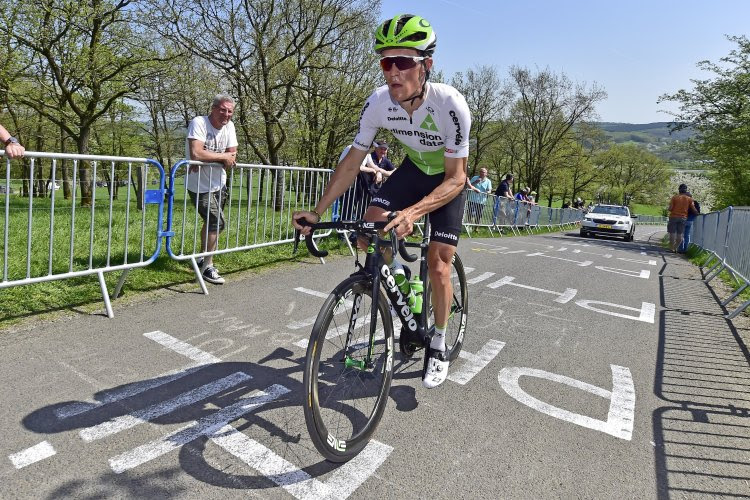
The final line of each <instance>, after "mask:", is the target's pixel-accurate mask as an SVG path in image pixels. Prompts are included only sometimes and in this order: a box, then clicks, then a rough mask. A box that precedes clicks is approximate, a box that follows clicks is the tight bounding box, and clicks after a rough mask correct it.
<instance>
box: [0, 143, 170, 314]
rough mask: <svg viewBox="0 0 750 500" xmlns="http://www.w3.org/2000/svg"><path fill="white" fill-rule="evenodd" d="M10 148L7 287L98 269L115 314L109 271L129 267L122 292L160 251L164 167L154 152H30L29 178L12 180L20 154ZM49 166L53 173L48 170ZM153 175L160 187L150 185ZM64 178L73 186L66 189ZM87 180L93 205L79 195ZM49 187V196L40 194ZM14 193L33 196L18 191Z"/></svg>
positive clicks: (109, 310) (4, 269) (4, 262)
mask: <svg viewBox="0 0 750 500" xmlns="http://www.w3.org/2000/svg"><path fill="white" fill-rule="evenodd" d="M4 153H5V152H4V151H0V157H2V158H4V165H5V175H4V178H5V185H4V189H3V191H5V193H3V194H5V200H4V203H3V205H4V216H3V218H2V220H3V232H2V238H3V246H2V248H3V250H2V281H0V289H2V288H9V287H13V286H19V285H27V284H31V283H41V282H44V281H53V280H61V279H67V278H74V277H79V276H88V275H92V274H96V275H97V276H98V278H99V286H100V288H101V292H102V298H103V300H104V306H105V308H106V310H107V316H109V317H110V318H112V317H113V316H114V313H113V312H112V305H111V303H110V300H109V293H108V290H107V285H106V283H105V281H104V273H106V272H112V271H125V272H124V273H123V275H122V276H121V278H120V281H119V282H118V284H117V287H116V289H115V294H114V296H115V297H117V295H119V292H120V289H121V287H122V285H123V283H124V281H125V278H126V276H127V273H128V272H129V271H130V270H132V269H135V268H137V267H145V266H147V265H149V264H150V263H152V262H153V261H154V260H156V258H157V256H158V255H159V251H160V249H161V236H162V233H161V227H162V213H163V210H162V205H163V200H164V197H163V194H162V193H163V191H164V169H163V168H162V166H161V165H160V164H159V163H158V162H157V161H155V160H151V159H148V158H127V157H114V156H96V155H76V154H56V153H36V152H26V154H25V159H26V161H27V162H28V163H27V165H28V167H27V168H26V171H27V172H28V177H27V178H25V179H19V180H17V181H16V182H15V184H12V183H11V165H12V163H13V162H18V160H10V159H8V158H5V157H4ZM44 160H48V165H45V164H44V163H45V162H44ZM45 167H46V168H45ZM63 168H65V169H67V170H66V172H65V174H66V175H65V176H63V175H61V172H62V169H63ZM43 170H47V172H49V177H44V176H42V175H40V174H41V172H42V171H43ZM63 177H64V178H65V180H62V179H61V178H63ZM86 178H87V179H88V180H85V181H84V179H86ZM102 179H104V181H103V180H102ZM150 180H155V181H156V182H157V183H158V187H159V189H158V190H155V191H149V190H147V189H146V186H148V185H149V184H148V183H149V181H150ZM59 182H63V183H68V185H67V186H64V188H65V189H62V190H60V189H59V188H57V186H58V183H59ZM84 183H85V184H84ZM122 184H125V185H124V186H123V185H122ZM81 186H85V187H87V188H88V189H89V190H90V193H91V196H90V199H91V201H90V204H89V205H88V206H77V205H76V203H75V202H74V201H71V200H76V195H77V191H78V189H79V188H80V187H81ZM47 188H49V192H50V195H49V198H46V197H44V198H42V197H39V196H38V195H40V194H41V193H44V192H46V190H47ZM68 189H69V192H68V194H69V195H70V196H69V199H66V198H65V196H64V192H65V191H66V190H68ZM14 191H19V192H22V191H25V192H26V193H27V194H28V196H27V197H21V196H11V194H12V193H13V192H14ZM61 191H62V192H61ZM123 197H124V199H123ZM40 248H44V249H46V252H44V251H39V249H40ZM32 249H34V251H32Z"/></svg>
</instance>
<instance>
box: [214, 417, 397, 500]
mask: <svg viewBox="0 0 750 500" xmlns="http://www.w3.org/2000/svg"><path fill="white" fill-rule="evenodd" d="M211 440H212V441H213V442H214V443H216V444H218V445H219V446H221V447H222V448H224V449H225V450H227V451H228V452H229V453H231V454H232V455H234V456H235V457H237V458H239V459H240V460H242V461H243V462H245V463H246V464H247V465H249V466H250V467H251V468H253V469H255V470H256V471H258V472H260V473H261V474H263V475H264V476H266V477H268V478H269V479H271V480H272V481H273V482H274V483H276V484H278V485H279V486H281V487H282V488H284V489H285V490H286V491H287V493H290V494H291V495H292V496H294V497H295V498H298V499H300V500H308V499H310V500H314V499H318V498H331V499H333V498H336V499H345V498H347V497H348V496H349V495H351V494H352V493H353V492H354V491H355V490H356V489H357V488H359V486H360V485H361V484H362V483H363V482H365V480H366V479H367V478H368V477H369V476H370V475H372V473H373V472H374V471H375V470H376V469H377V468H378V467H380V465H381V464H382V463H383V462H385V459H386V458H388V455H389V454H390V453H391V452H392V451H393V448H392V447H390V446H388V445H385V444H383V443H379V442H377V441H370V442H369V443H368V444H367V446H366V447H365V449H364V450H362V451H361V452H360V453H359V454H358V455H357V456H356V457H354V458H353V459H352V460H350V461H349V462H347V463H346V464H344V465H342V466H341V467H339V468H337V469H336V470H335V472H333V474H331V477H330V478H329V479H328V480H327V481H325V482H323V481H320V480H318V479H315V478H313V477H311V476H310V475H309V474H308V473H307V472H305V471H303V470H301V469H300V468H299V467H297V466H295V465H294V464H292V463H290V462H288V461H287V460H285V459H284V458H282V457H280V456H279V455H277V454H276V453H274V452H273V451H271V450H269V449H268V448H266V447H265V446H263V445H262V444H260V443H258V442H257V441H255V440H254V439H251V438H249V437H247V436H246V435H245V434H243V433H241V432H239V431H238V430H236V429H235V428H234V427H232V426H231V425H227V426H224V427H222V428H221V429H220V430H219V431H218V432H217V433H216V434H214V435H213V436H212V437H211Z"/></svg>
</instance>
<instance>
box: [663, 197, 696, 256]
mask: <svg viewBox="0 0 750 500" xmlns="http://www.w3.org/2000/svg"><path fill="white" fill-rule="evenodd" d="M668 210H669V221H668V222H667V232H668V233H669V251H670V252H672V253H677V248H678V247H679V246H680V245H681V244H682V237H683V234H684V233H685V223H686V222H687V218H688V215H690V214H694V213H697V212H698V211H697V210H696V209H695V206H694V205H693V197H692V196H690V194H689V193H688V187H687V185H686V184H680V186H679V187H678V188H677V194H676V195H674V196H672V199H671V200H669V208H668Z"/></svg>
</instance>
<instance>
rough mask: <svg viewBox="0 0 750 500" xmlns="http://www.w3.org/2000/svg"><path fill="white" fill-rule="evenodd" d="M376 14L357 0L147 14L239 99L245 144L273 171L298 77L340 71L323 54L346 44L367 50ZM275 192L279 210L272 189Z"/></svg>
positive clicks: (223, 3)
mask: <svg viewBox="0 0 750 500" xmlns="http://www.w3.org/2000/svg"><path fill="white" fill-rule="evenodd" d="M378 7H379V4H378V3H375V5H373V3H372V2H364V1H361V0H244V1H241V0H217V1H215V2H195V1H194V0H152V8H151V9H150V11H149V12H148V13H147V14H148V15H150V17H151V19H150V24H151V26H152V27H153V28H154V29H156V30H158V32H159V33H161V34H162V35H163V36H165V37H167V38H169V39H170V40H172V41H174V42H175V43H176V44H178V45H179V46H181V47H182V48H184V49H185V50H188V51H190V52H191V53H193V54H195V55H197V56H198V57H201V58H202V59H204V60H205V61H207V62H208V63H210V64H212V65H213V66H214V67H215V68H217V69H218V70H219V72H220V73H221V76H222V77H223V78H225V79H226V81H227V83H228V84H229V86H230V87H231V90H232V92H233V93H234V94H235V96H236V97H237V98H238V106H237V110H236V114H235V116H236V118H237V121H238V123H239V126H240V130H241V132H242V135H243V136H244V138H245V140H246V142H247V145H248V146H249V147H250V149H251V150H252V152H253V153H254V154H255V156H257V157H258V158H260V161H261V162H262V163H264V164H270V165H278V164H279V163H280V159H281V158H280V152H281V151H282V148H283V147H284V145H285V144H286V142H287V140H288V137H289V134H290V127H291V126H292V125H293V121H292V120H291V119H290V117H289V111H290V109H291V103H292V99H293V96H294V91H295V89H296V87H297V86H299V85H300V83H301V78H302V75H303V74H304V73H305V72H306V71H308V70H316V69H320V70H324V69H325V70H330V71H336V70H337V69H339V68H338V67H336V66H335V65H334V64H332V63H333V62H334V61H335V58H333V57H330V56H328V57H327V56H326V55H325V54H332V53H334V52H335V51H338V50H342V49H343V48H344V46H343V45H341V44H342V43H344V42H345V43H347V44H349V43H352V40H355V41H356V43H366V44H368V45H369V44H371V43H372V40H371V38H370V37H369V36H368V37H363V36H362V35H361V34H362V33H369V32H370V30H371V29H372V23H371V21H370V15H369V14H370V12H371V11H372V10H373V9H377V8H378ZM348 34H352V35H359V36H354V37H348V36H347V35H348ZM255 117H259V119H256V118H255ZM276 192H277V196H276V202H277V208H279V207H280V206H281V205H280V204H281V201H282V194H283V193H281V191H280V187H279V186H278V185H277V188H276Z"/></svg>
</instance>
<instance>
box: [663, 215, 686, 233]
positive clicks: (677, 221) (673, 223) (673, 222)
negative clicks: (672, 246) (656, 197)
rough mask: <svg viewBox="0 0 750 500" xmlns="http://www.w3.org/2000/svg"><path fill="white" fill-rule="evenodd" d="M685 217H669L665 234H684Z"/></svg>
mask: <svg viewBox="0 0 750 500" xmlns="http://www.w3.org/2000/svg"><path fill="white" fill-rule="evenodd" d="M686 222H687V219H686V218H685V217H670V218H669V221H668V222H667V232H668V233H669V234H682V233H684V232H685V223H686Z"/></svg>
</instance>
